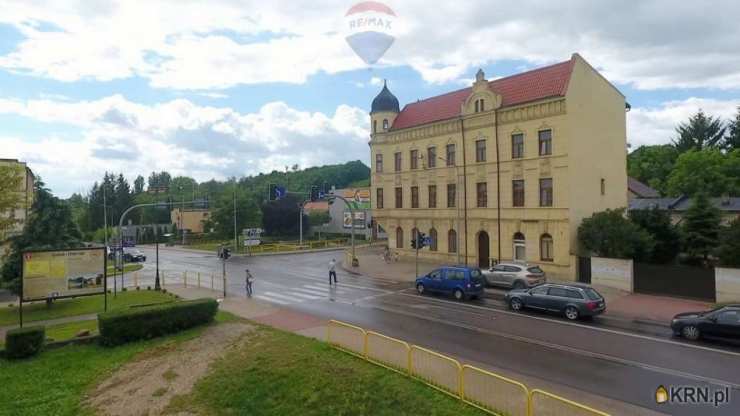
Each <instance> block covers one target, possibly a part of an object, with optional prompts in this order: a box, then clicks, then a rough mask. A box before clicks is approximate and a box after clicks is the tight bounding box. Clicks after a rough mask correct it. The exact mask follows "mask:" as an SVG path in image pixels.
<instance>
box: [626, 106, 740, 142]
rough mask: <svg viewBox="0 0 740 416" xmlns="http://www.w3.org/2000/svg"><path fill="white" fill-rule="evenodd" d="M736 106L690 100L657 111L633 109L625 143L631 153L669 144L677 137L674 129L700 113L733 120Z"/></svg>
mask: <svg viewBox="0 0 740 416" xmlns="http://www.w3.org/2000/svg"><path fill="white" fill-rule="evenodd" d="M739 105H740V99H736V100H714V99H707V98H689V99H686V100H683V101H668V102H665V103H663V104H661V105H660V106H659V107H651V108H633V109H632V110H631V111H630V112H629V113H627V142H628V143H630V144H631V145H632V149H637V148H638V147H640V146H642V145H652V144H668V143H670V142H671V139H673V138H675V137H676V131H675V128H676V126H677V125H678V124H679V123H682V122H685V121H687V120H688V118H689V117H691V116H692V115H694V114H696V112H697V111H699V110H700V109H702V110H704V112H705V113H706V114H708V115H711V116H715V117H720V118H721V119H722V120H729V119H732V118H734V116H735V114H736V112H737V108H738V106H739Z"/></svg>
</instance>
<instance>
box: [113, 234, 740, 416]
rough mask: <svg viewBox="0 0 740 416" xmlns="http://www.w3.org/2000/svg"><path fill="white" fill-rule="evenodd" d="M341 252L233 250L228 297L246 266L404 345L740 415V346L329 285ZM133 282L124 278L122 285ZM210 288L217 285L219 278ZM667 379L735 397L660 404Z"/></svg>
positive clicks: (292, 304) (175, 263) (166, 264)
mask: <svg viewBox="0 0 740 416" xmlns="http://www.w3.org/2000/svg"><path fill="white" fill-rule="evenodd" d="M140 249H141V250H142V251H144V252H145V253H146V254H147V257H148V261H147V264H146V266H145V269H144V270H142V272H141V273H140V274H141V275H142V276H146V277H142V280H143V282H140V285H147V284H152V285H153V281H152V280H151V279H152V276H153V270H154V250H153V249H149V248H145V247H140ZM341 255H342V253H341V252H323V253H311V254H300V255H282V256H263V257H251V258H243V257H232V259H230V260H229V261H228V262H227V275H228V284H227V289H228V293H229V294H230V295H232V294H237V295H239V296H244V269H245V268H249V269H250V270H251V272H252V274H253V275H254V276H255V278H256V281H255V284H254V292H255V297H256V298H258V299H260V300H263V301H267V302H271V303H274V304H277V305H279V306H282V307H286V308H290V309H293V310H296V311H300V312H306V313H310V314H313V315H316V316H319V317H323V318H327V319H329V318H331V319H338V320H342V321H345V322H350V323H353V324H356V325H359V326H362V327H364V328H367V329H372V330H375V331H378V332H381V333H384V334H386V335H390V336H394V337H398V338H401V339H404V340H406V341H408V342H411V343H414V344H417V345H420V346H423V347H427V348H431V349H434V350H437V351H440V352H444V353H448V354H451V355H454V356H457V357H459V358H461V359H463V360H469V361H474V362H478V363H482V364H485V365H489V366H493V367H496V368H501V369H506V370H509V371H511V372H514V373H518V374H522V375H525V376H532V377H535V378H538V379H541V380H545V381H547V382H552V383H556V384H560V385H565V386H569V387H572V388H575V389H578V390H583V391H587V392H590V393H593V394H595V395H599V396H603V397H608V398H612V399H615V400H619V401H622V402H627V403H631V404H634V405H637V406H641V407H645V408H649V409H653V410H656V411H660V412H664V413H667V414H675V415H696V414H701V415H738V414H740V348H737V347H736V346H733V345H726V344H718V343H701V344H691V343H687V342H684V341H682V340H679V339H674V338H672V337H671V334H670V330H669V329H668V328H665V327H660V326H653V325H635V324H633V323H631V322H619V321H618V320H616V321H615V320H611V319H595V320H593V321H591V322H588V321H585V322H580V323H569V322H565V321H564V320H563V319H562V318H560V317H557V316H549V315H543V314H537V313H525V314H521V313H513V312H510V311H508V310H507V309H506V308H505V307H504V305H503V303H502V302H501V301H500V300H497V298H500V294H494V295H493V296H491V297H489V298H486V299H482V300H479V301H472V302H456V301H453V300H452V299H451V298H448V297H444V296H434V295H431V296H430V295H426V296H419V295H417V294H416V292H415V291H414V289H413V288H412V287H411V286H412V285H411V284H410V283H408V282H394V281H388V280H380V279H372V278H368V277H364V276H354V275H351V274H349V273H346V272H344V271H343V270H340V269H339V268H337V269H338V270H337V274H338V277H339V284H338V285H337V286H336V287H334V286H332V287H330V286H329V284H328V272H327V265H328V262H329V260H330V259H331V258H333V257H334V258H337V259H338V260H339V259H341ZM221 267H222V265H221V261H220V260H219V259H218V258H217V257H216V256H215V255H208V254H205V253H196V252H186V251H179V250H174V249H163V248H161V247H160V269H161V270H166V278H167V279H168V280H167V281H168V282H171V281H172V280H174V278H175V277H178V278H180V279H181V277H180V276H182V271H188V272H189V276H190V277H189V284H193V283H194V280H195V277H194V276H195V275H196V274H197V272H201V278H202V283H203V285H209V284H210V275H211V274H215V275H216V277H217V279H220V276H221ZM130 284H132V283H131V282H130V278H127V282H126V285H127V286H128V285H130ZM216 285H217V286H218V287H221V285H220V283H219V281H218V280H217V283H216ZM659 385H665V386H710V387H711V388H712V389H720V388H724V387H725V386H729V387H730V388H731V402H730V403H729V404H725V405H723V406H719V407H713V406H708V405H701V406H699V405H689V404H683V405H674V404H671V405H658V404H656V403H655V396H654V393H655V389H656V388H657V386H659Z"/></svg>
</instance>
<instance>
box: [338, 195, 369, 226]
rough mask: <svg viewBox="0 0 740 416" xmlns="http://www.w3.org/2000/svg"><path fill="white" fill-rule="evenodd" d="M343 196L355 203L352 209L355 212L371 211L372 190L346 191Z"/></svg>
mask: <svg viewBox="0 0 740 416" xmlns="http://www.w3.org/2000/svg"><path fill="white" fill-rule="evenodd" d="M342 196H343V197H345V198H347V199H348V200H350V201H353V204H352V208H353V209H355V210H369V209H370V189H345V190H344V192H343V193H342ZM347 227H349V224H347Z"/></svg>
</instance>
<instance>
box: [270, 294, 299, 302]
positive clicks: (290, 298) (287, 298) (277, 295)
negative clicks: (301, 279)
mask: <svg viewBox="0 0 740 416" xmlns="http://www.w3.org/2000/svg"><path fill="white" fill-rule="evenodd" d="M265 295H268V296H274V297H276V298H278V299H285V300H287V301H289V302H298V303H300V302H303V300H302V299H296V298H292V297H290V296H285V295H281V294H279V293H275V292H265Z"/></svg>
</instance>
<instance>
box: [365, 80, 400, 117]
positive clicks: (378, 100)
mask: <svg viewBox="0 0 740 416" xmlns="http://www.w3.org/2000/svg"><path fill="white" fill-rule="evenodd" d="M381 111H391V112H394V113H399V112H400V109H399V106H398V98H396V96H395V95H393V93H391V91H390V90H389V89H388V86H387V85H386V82H385V81H383V89H382V90H380V93H379V94H378V96H377V97H375V99H373V104H372V106H371V107H370V114H372V113H378V112H381Z"/></svg>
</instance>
